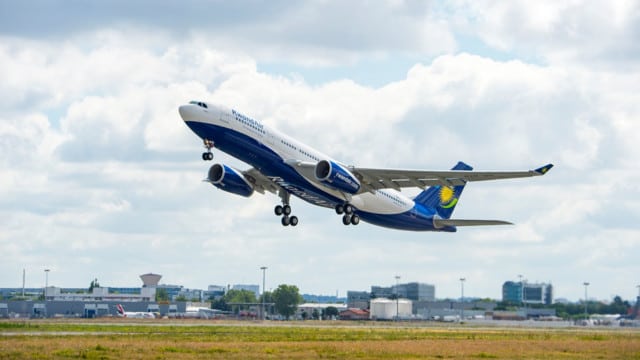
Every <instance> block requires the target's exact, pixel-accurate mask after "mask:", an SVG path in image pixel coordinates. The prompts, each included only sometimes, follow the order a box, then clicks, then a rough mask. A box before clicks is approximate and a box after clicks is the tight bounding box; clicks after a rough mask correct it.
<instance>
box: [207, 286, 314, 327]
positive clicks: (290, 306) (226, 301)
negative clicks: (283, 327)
mask: <svg viewBox="0 0 640 360" xmlns="http://www.w3.org/2000/svg"><path fill="white" fill-rule="evenodd" d="M209 300H211V308H212V309H217V310H222V311H234V310H235V311H239V308H240V306H236V307H235V308H234V306H233V305H234V304H255V305H258V304H263V303H264V304H273V307H274V309H275V311H276V313H278V314H280V315H282V316H284V317H285V318H287V319H289V318H290V317H291V316H292V315H293V314H295V312H296V310H297V308H298V305H299V304H301V303H302V302H303V301H304V300H303V298H302V295H300V290H299V289H298V287H297V286H295V285H286V284H282V285H279V286H278V288H277V289H275V290H274V291H264V292H263V293H262V295H260V296H258V297H256V295H255V293H254V292H253V291H249V290H237V289H231V290H229V291H227V292H226V293H225V294H224V296H221V297H218V298H214V299H209Z"/></svg>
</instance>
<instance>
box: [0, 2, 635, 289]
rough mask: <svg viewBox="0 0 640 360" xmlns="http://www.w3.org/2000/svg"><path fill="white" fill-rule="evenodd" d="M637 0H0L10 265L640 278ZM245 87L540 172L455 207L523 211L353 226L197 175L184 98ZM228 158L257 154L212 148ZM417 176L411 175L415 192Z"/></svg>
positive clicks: (266, 99)
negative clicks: (477, 222) (475, 224)
mask: <svg viewBox="0 0 640 360" xmlns="http://www.w3.org/2000/svg"><path fill="white" fill-rule="evenodd" d="M638 38H640V3H638V2H637V1H572V0H568V1H564V2H557V1H509V2H503V1H495V2H494V1H463V0H461V1H446V2H444V1H401V0H388V1H377V2H370V1H356V0H354V1H346V2H345V1H329V0H327V1H305V2H291V1H257V0H256V1H237V2H229V1H204V0H187V1H180V2H168V1H167V2H157V1H130V0H127V1H120V0H115V1H104V2H98V1H89V2H87V1H56V0H50V1H19V2H18V1H2V2H0V99H2V100H1V101H0V253H1V255H0V256H1V258H2V261H0V287H20V286H21V285H22V272H23V269H25V270H26V274H27V275H26V286H27V287H41V286H43V285H44V283H45V272H44V270H45V269H50V272H49V274H48V283H49V285H52V286H59V287H88V286H89V283H90V282H91V280H92V279H94V278H97V279H98V280H99V282H100V284H101V285H103V286H112V287H121V286H124V287H135V286H140V285H141V281H140V279H139V278H138V275H140V274H144V273H148V272H153V273H158V274H161V275H162V276H163V278H162V280H161V283H166V284H178V285H183V286H185V287H187V288H196V289H206V288H207V286H208V285H213V284H215V285H227V284H261V283H262V271H261V270H260V267H261V266H266V267H268V269H267V270H266V288H267V289H274V288H276V287H277V286H278V285H279V284H295V285H297V286H298V287H299V288H300V290H301V292H303V293H311V294H328V295H333V294H336V293H338V294H339V295H340V296H346V292H347V291H348V290H358V291H363V290H366V291H368V290H370V286H371V285H381V286H390V285H393V284H395V281H396V279H395V277H396V276H400V282H414V281H416V282H424V283H429V284H433V285H435V287H436V297H438V298H456V297H459V296H460V290H461V289H460V281H459V279H460V278H461V277H464V278H466V282H465V284H464V294H465V296H472V297H473V296H475V297H482V298H485V297H489V298H495V299H500V297H501V288H502V284H503V283H504V282H505V281H508V280H518V275H522V276H523V278H524V279H526V280H527V281H529V282H547V283H549V282H550V283H551V284H553V286H554V290H555V294H554V295H555V297H556V298H567V299H569V300H572V301H577V300H579V299H581V298H583V297H584V286H583V282H585V281H588V282H589V283H590V285H589V287H588V296H589V297H590V298H594V299H600V300H605V301H609V300H611V299H612V298H613V297H614V296H615V295H620V296H622V297H623V299H629V300H634V299H635V297H636V296H637V295H638V291H639V288H638V287H637V286H638V285H639V284H640V275H639V274H640V261H638V256H639V254H640V228H639V226H638V224H640V185H639V184H640V167H639V166H638V164H639V162H638V161H639V160H638V159H640V147H639V146H638V144H639V143H640V42H638V41H637V39H638ZM190 100H204V101H207V102H211V103H218V104H223V105H225V106H228V107H232V108H235V109H238V110H239V111H241V112H243V113H244V114H246V115H248V116H251V117H253V118H255V119H259V120H260V121H262V122H264V123H265V124H267V125H269V126H272V127H275V128H277V129H279V130H280V131H282V132H284V133H286V134H288V135H290V136H292V137H294V138H297V139H298V140H300V141H302V142H304V143H307V144H309V145H311V146H313V147H314V148H316V149H318V150H320V151H321V152H324V153H328V154H329V155H331V156H332V157H334V158H336V159H338V160H340V161H342V162H345V163H348V164H354V165H357V166H361V167H381V168H383V167H390V168H409V169H432V170H439V169H448V168H450V167H451V166H453V165H454V164H455V163H456V162H457V161H459V160H463V161H465V162H467V163H469V164H471V165H472V166H474V167H475V169H477V170H526V169H532V168H536V167H538V166H541V165H544V164H546V163H553V164H555V167H554V168H553V170H552V171H550V172H549V173H548V174H547V175H545V176H544V177H537V178H528V179H514V180H504V181H496V182H489V183H482V182H481V183H472V184H469V186H467V188H466V190H465V193H464V195H463V196H462V199H461V201H460V204H459V205H458V206H457V208H456V211H455V213H454V217H455V218H461V219H503V220H508V221H512V222H514V223H515V225H513V226H503V227H479V228H461V229H459V230H458V232H457V233H454V234H449V233H444V234H441V233H430V232H424V233H420V232H417V233H416V232H404V231H397V230H389V229H385V228H380V227H375V226H372V225H370V224H366V223H361V224H360V225H359V226H349V227H345V226H343V225H342V223H341V219H340V217H339V216H337V215H335V213H334V212H333V211H332V210H329V209H324V208H318V207H314V206H312V205H310V204H308V203H305V202H304V201H302V200H300V199H293V200H292V207H293V211H294V214H296V215H297V216H298V217H299V219H300V224H299V225H298V226H297V227H295V228H292V227H286V228H285V227H282V226H281V225H280V219H279V218H277V217H275V216H274V215H273V206H274V205H276V204H277V203H279V199H278V198H277V197H276V196H274V195H271V194H267V195H261V194H254V195H253V196H252V197H251V198H250V199H246V198H243V197H239V196H236V195H233V194H230V193H225V192H223V191H220V190H218V189H216V188H214V187H212V186H211V185H209V184H207V183H203V182H202V179H204V178H205V176H206V173H207V170H208V167H209V166H211V163H205V162H203V161H202V160H201V158H200V154H201V153H202V150H203V149H202V144H201V142H200V139H199V138H197V137H196V136H195V134H193V133H192V132H191V131H190V130H189V129H188V128H187V127H186V126H185V124H184V123H183V122H182V120H181V119H180V117H179V115H178V111H177V109H178V106H179V105H181V104H184V103H187V102H188V101H190ZM215 161H216V162H222V163H225V164H229V165H231V166H234V167H236V168H239V169H247V168H249V165H247V164H243V163H241V162H239V161H238V160H236V159H233V158H231V157H229V156H227V155H225V154H224V153H222V152H220V151H215ZM405 192H406V193H407V194H409V195H415V194H416V191H414V190H408V191H405Z"/></svg>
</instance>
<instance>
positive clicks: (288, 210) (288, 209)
mask: <svg viewBox="0 0 640 360" xmlns="http://www.w3.org/2000/svg"><path fill="white" fill-rule="evenodd" d="M282 211H283V213H284V214H285V215H287V216H288V215H291V206H289V205H285V206H283V207H282Z"/></svg>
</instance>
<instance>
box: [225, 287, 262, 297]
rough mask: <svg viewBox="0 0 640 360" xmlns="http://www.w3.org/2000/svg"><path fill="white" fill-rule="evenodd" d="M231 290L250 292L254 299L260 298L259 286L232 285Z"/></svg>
mask: <svg viewBox="0 0 640 360" xmlns="http://www.w3.org/2000/svg"><path fill="white" fill-rule="evenodd" d="M231 288H232V289H233V290H246V291H251V292H252V293H254V294H255V295H256V298H258V297H259V296H260V286H259V285H243V284H236V285H233V286H232V287H231Z"/></svg>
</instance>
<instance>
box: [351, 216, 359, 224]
mask: <svg viewBox="0 0 640 360" xmlns="http://www.w3.org/2000/svg"><path fill="white" fill-rule="evenodd" d="M358 224H360V216H358V215H355V214H354V215H353V216H352V217H351V225H358Z"/></svg>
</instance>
